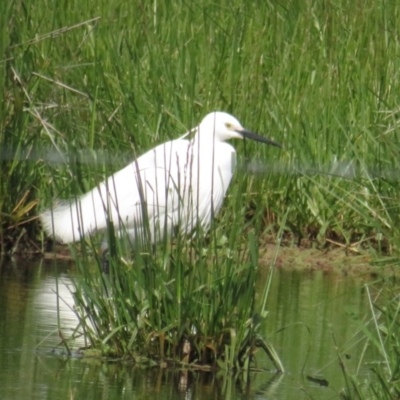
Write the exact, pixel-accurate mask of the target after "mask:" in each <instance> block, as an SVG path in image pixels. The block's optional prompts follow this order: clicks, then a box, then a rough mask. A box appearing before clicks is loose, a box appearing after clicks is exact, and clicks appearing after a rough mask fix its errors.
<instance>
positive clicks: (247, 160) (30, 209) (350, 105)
mask: <svg viewBox="0 0 400 400" xmlns="http://www.w3.org/2000/svg"><path fill="white" fill-rule="evenodd" d="M0 21H1V23H0V26H1V29H2V35H0V93H1V97H2V101H1V102H0V163H1V169H0V252H1V254H2V255H5V254H13V253H16V252H23V251H24V250H25V249H29V251H30V252H32V251H35V252H41V251H43V249H46V248H47V247H46V246H47V244H48V243H47V239H46V238H44V237H43V234H42V232H41V230H40V226H39V224H38V222H37V218H36V215H37V214H38V211H40V210H43V209H45V208H47V207H49V206H50V205H51V204H52V202H53V201H54V200H55V199H60V198H61V199H62V198H76V196H79V195H80V194H82V193H84V192H86V191H88V190H89V189H91V188H93V187H94V186H95V185H96V184H97V183H98V182H100V181H101V180H102V179H103V177H104V175H108V174H110V173H112V172H114V171H116V170H118V169H119V168H121V167H122V166H124V165H125V164H126V163H127V162H128V161H130V160H132V159H133V158H134V157H135V156H136V155H140V154H141V153H143V152H144V151H146V150H148V149H149V148H151V147H153V146H154V145H155V144H158V143H160V142H163V141H166V140H169V139H172V138H176V137H178V136H179V135H180V134H181V133H183V132H185V131H187V129H188V128H190V127H192V126H194V125H195V124H197V123H198V122H199V121H200V120H201V118H202V117H203V116H204V115H206V114H207V113H208V112H210V111H212V110H224V111H227V112H230V113H232V114H233V115H235V116H236V117H238V119H239V120H240V121H241V122H242V123H243V124H244V125H245V126H249V127H251V128H252V129H254V130H255V131H258V132H259V133H265V134H266V135H267V136H269V137H271V138H273V139H275V140H277V141H279V142H280V143H282V144H283V145H284V146H285V150H284V151H281V152H275V151H271V149H268V148H267V147H265V148H263V147H261V146H256V145H255V144H252V143H240V144H235V146H236V147H237V149H238V157H239V168H238V171H237V174H236V176H235V178H234V182H233V184H232V186H231V187H230V190H229V194H228V198H227V199H226V202H225V204H224V209H223V212H222V214H221V215H220V216H219V218H218V221H216V223H215V224H214V225H213V227H212V229H211V232H210V234H209V235H208V236H207V237H206V238H201V237H198V238H197V239H196V240H193V241H190V242H187V241H186V239H184V238H178V239H177V240H176V242H174V243H172V244H169V243H162V244H161V245H160V247H159V248H158V249H157V252H155V253H154V252H153V251H152V250H150V251H138V250H137V249H133V250H132V251H133V259H134V261H133V264H132V262H130V261H126V262H124V261H123V260H122V258H121V255H122V254H125V252H123V251H121V249H120V248H119V246H121V244H120V243H119V241H115V238H114V237H113V233H112V227H110V232H108V233H107V236H108V240H109V241H110V242H111V243H113V245H112V246H110V249H111V250H110V274H109V276H104V275H102V274H101V271H100V262H101V261H100V260H99V259H98V257H97V255H96V253H95V252H94V249H95V248H96V247H98V244H97V243H89V245H87V244H84V243H83V246H82V247H81V248H79V249H78V248H75V247H72V248H71V250H72V251H73V252H74V254H75V258H76V260H77V265H78V268H79V270H80V271H81V278H79V279H76V280H75V298H76V302H77V308H76V311H77V313H78V315H79V316H80V318H81V322H80V326H79V330H80V331H82V330H83V332H84V333H85V337H86V338H87V341H88V346H89V345H91V346H94V347H96V348H101V351H102V353H103V354H104V355H106V354H113V355H114V356H115V355H116V356H118V357H122V355H124V354H128V355H129V354H134V353H137V352H138V350H139V348H140V350H143V352H144V355H145V357H146V358H147V359H149V360H153V361H154V360H161V361H163V362H164V361H168V360H173V359H178V360H179V362H187V363H193V362H194V363H196V364H197V365H202V364H203V363H204V364H208V365H211V366H215V365H217V364H221V363H222V364H221V365H219V366H222V367H224V368H227V369H231V368H236V367H239V368H248V367H249V364H250V362H251V361H252V359H253V353H254V351H255V350H256V349H257V348H259V347H262V348H264V350H265V349H267V351H270V352H271V359H273V360H274V362H275V364H276V366H278V369H279V361H278V358H277V357H276V355H275V356H274V355H273V350H271V349H272V348H271V347H270V346H269V345H268V343H267V342H266V339H265V338H263V337H260V331H259V320H258V319H260V320H262V319H264V318H265V314H266V311H267V308H266V303H267V296H268V290H267V289H266V290H265V292H264V293H263V295H262V298H261V299H256V298H255V294H254V282H255V279H256V278H257V271H256V268H257V251H258V245H261V246H263V245H264V243H265V241H267V240H268V241H273V242H278V239H279V240H280V238H282V237H283V238H284V239H285V240H286V241H287V243H289V244H302V243H304V241H305V240H307V241H309V242H312V243H314V244H315V245H316V246H318V247H326V246H329V245H337V244H339V245H340V246H343V247H344V248H346V249H349V250H350V251H352V252H361V251H368V252H369V254H373V255H375V254H377V255H381V254H385V255H390V256H391V261H392V262H393V264H394V265H397V263H398V260H399V238H400V223H399V222H400V213H399V203H400V202H399V200H400V190H399V189H400V184H399V171H400V168H399V167H400V157H399V150H400V144H399V143H400V141H399V96H398V93H399V92H400V75H399V74H398V71H399V69H400V40H399V32H398V27H399V26H400V5H399V4H397V3H396V2H387V1H384V0H380V1H376V2H371V3H369V4H365V3H364V2H359V3H354V2H346V1H325V2H321V1H317V0H315V1H313V0H310V1H308V0H304V1H299V2H285V1H284V2H280V3H276V4H275V3H274V2H256V3H253V4H249V3H246V2H241V1H230V2H227V1H222V2H218V3H216V2H211V1H208V0H202V1H199V2H195V3H188V2H183V1H176V2H173V1H167V0H166V1H157V0H155V1H153V2H134V3H132V2H122V3H121V2H115V1H113V0H111V1H108V2H100V3H99V2H93V3H92V4H89V3H88V4H82V2H78V1H76V0H72V1H69V2H66V3H62V4H61V3H59V2H55V1H45V2H41V3H40V4H39V3H38V2H34V1H32V0H27V1H23V2H22V1H8V2H0ZM266 238H268V239H266ZM277 238H278V239H277ZM93 240H95V239H93ZM38 243H39V244H38ZM40 243H41V244H40ZM142 250H143V249H142ZM93 256H94V257H93ZM89 258H90V259H89ZM93 258H95V259H96V261H97V264H98V266H97V267H96V266H93V263H92V259H93ZM395 293H396V291H395V290H393V292H392V297H390V296H389V297H388V300H387V304H388V305H387V306H385V307H383V306H382V302H381V303H379V304H381V306H380V307H381V310H380V311H381V314H380V316H379V318H378V317H377V314H374V318H375V317H376V318H375V321H376V326H377V329H376V330H375V333H376V334H377V335H378V336H379V338H380V339H379V340H377V339H376V338H375V336H373V334H372V333H371V331H370V330H368V331H366V335H367V337H368V338H370V339H371V342H373V343H374V344H375V345H377V346H378V345H379V346H380V347H379V348H380V354H381V355H382V357H383V358H384V359H385V365H386V368H377V369H376V377H377V382H378V384H379V382H381V383H383V384H382V388H383V389H382V390H383V392H385V393H386V394H388V393H389V394H388V395H387V398H394V397H390V396H392V393H395V391H396V390H397V388H395V386H394V385H392V382H394V381H395V380H396V379H397V373H398V364H396V362H395V359H396V358H395V356H394V355H395V354H398V353H397V347H396V346H394V345H392V344H393V342H394V341H395V337H396V335H395V332H394V330H393V329H395V327H396V323H394V322H393V321H395V320H396V318H397V311H396V310H397V308H396V307H397V305H396V304H397V303H396V300H395V299H396V298H397V297H396V295H395ZM393 305H396V306H393ZM393 307H394V308H393ZM389 311H390V314H389ZM382 318H386V320H385V322H386V325H384V326H386V327H387V328H386V332H382V330H381V329H380V328H379V326H380V323H379V321H380V319H382ZM391 318H393V319H391ZM382 333H384V336H382ZM194 335H196V337H195V336H194ZM383 337H384V338H385V340H383ZM391 343H392V344H391ZM187 350H188V352H186V351H187ZM344 364H345V363H344V362H343V365H344ZM343 371H344V372H345V376H346V377H347V381H346V382H348V384H349V386H348V395H349V396H350V395H351V396H356V395H360V394H354V393H356V392H354V391H353V389H354V388H355V387H357V385H358V383H357V382H356V379H353V380H352V378H349V375H347V374H348V371H347V370H346V368H345V367H344V368H343ZM350 375H351V374H350ZM384 385H387V387H388V388H385V386H384ZM373 390H375V391H377V392H379V389H377V388H376V386H374V388H373ZM360 393H361V392H360ZM386 394H385V395H386ZM345 395H347V394H344V396H345ZM360 396H361V395H360ZM393 396H395V395H393ZM382 398H384V397H382Z"/></svg>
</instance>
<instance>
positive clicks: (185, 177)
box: [40, 112, 281, 243]
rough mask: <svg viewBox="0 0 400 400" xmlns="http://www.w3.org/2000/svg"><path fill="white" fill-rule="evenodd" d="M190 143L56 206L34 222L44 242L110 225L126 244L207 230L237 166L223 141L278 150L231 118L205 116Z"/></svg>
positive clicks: (166, 146) (163, 150)
mask: <svg viewBox="0 0 400 400" xmlns="http://www.w3.org/2000/svg"><path fill="white" fill-rule="evenodd" d="M190 132H195V134H194V137H193V139H191V140H188V139H185V137H186V136H187V135H184V136H183V137H182V138H179V139H176V140H172V141H170V142H166V143H163V144H160V145H158V146H156V147H155V148H154V149H151V150H149V151H148V152H147V153H145V154H143V155H142V156H141V157H139V158H138V159H137V160H135V161H133V162H132V163H131V164H129V165H127V166H126V167H125V168H123V169H122V170H120V171H118V172H116V173H115V174H114V175H111V176H110V177H109V178H107V179H106V180H105V181H103V182H102V183H100V184H99V185H98V186H96V187H95V188H94V189H92V190H91V191H90V192H88V193H86V194H84V195H83V196H82V197H80V198H79V199H77V200H75V201H70V202H65V203H62V204H56V205H55V206H54V207H53V208H52V209H49V210H46V211H44V212H43V213H42V214H41V215H40V219H41V221H42V224H43V228H44V230H45V231H46V233H47V234H48V235H49V236H53V235H54V237H55V238H56V239H57V240H58V241H60V242H63V243H70V242H74V241H77V240H80V239H81V238H82V237H84V236H87V235H91V234H94V233H97V232H101V231H104V230H105V229H106V227H107V224H108V222H109V221H112V222H113V223H114V225H115V227H116V229H117V231H118V232H119V234H120V235H122V234H124V232H126V233H127V234H128V235H129V236H130V238H131V239H132V240H138V239H139V238H142V237H144V235H145V234H146V235H150V241H151V242H152V243H156V242H158V241H160V240H161V239H162V238H163V237H164V236H165V235H173V234H174V233H175V232H177V231H179V232H181V233H184V234H187V233H190V232H191V231H193V230H194V229H195V228H196V226H197V224H198V223H199V224H201V227H202V228H203V229H204V230H206V229H207V228H208V226H209V224H210V222H211V220H212V218H213V217H214V216H215V215H216V214H217V213H218V211H219V210H220V208H221V205H222V202H223V199H224V197H225V194H226V191H227V189H228V186H229V184H230V181H231V178H232V174H233V172H234V168H235V164H236V152H235V149H234V148H233V147H232V146H231V145H230V144H228V143H225V140H228V139H232V138H240V139H241V138H244V137H247V138H250V139H253V140H257V141H260V142H264V143H268V144H272V145H274V146H279V147H281V146H280V145H279V144H278V143H276V142H273V141H271V140H269V139H267V138H264V137H262V136H259V135H257V134H255V133H252V132H250V131H247V130H245V129H244V128H243V127H242V126H241V125H240V123H239V122H238V121H237V119H236V118H234V117H233V116H231V115H229V114H227V113H224V112H213V113H211V114H208V115H207V116H206V117H205V118H204V119H203V120H202V121H201V123H200V125H198V126H197V127H196V128H195V129H192V130H191V131H190Z"/></svg>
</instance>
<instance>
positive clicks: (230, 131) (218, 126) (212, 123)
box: [197, 111, 282, 147]
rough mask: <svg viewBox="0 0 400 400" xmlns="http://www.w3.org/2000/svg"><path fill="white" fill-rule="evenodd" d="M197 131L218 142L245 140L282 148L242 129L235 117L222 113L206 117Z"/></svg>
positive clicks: (214, 113)
mask: <svg viewBox="0 0 400 400" xmlns="http://www.w3.org/2000/svg"><path fill="white" fill-rule="evenodd" d="M197 131H198V133H199V135H201V137H205V136H207V135H212V137H213V139H214V140H217V141H220V142H224V141H225V140H229V139H243V138H247V139H251V140H255V141H257V142H262V143H267V144H270V145H272V146H277V147H282V146H281V145H280V144H279V143H276V142H274V141H273V140H270V139H268V138H266V137H264V136H260V135H258V134H257V133H254V132H251V131H249V130H247V129H245V128H243V126H242V125H241V124H240V122H239V121H238V120H237V119H236V118H235V117H233V116H232V115H230V114H227V113H225V112H222V111H215V112H212V113H210V114H208V115H206V116H205V117H204V118H203V120H202V121H201V123H200V125H199V126H198V130H197Z"/></svg>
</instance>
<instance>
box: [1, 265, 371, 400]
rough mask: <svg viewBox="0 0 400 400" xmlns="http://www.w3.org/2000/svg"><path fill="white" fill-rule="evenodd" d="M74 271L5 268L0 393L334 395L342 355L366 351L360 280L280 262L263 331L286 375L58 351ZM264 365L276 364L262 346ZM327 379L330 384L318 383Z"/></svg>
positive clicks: (67, 328) (70, 320)
mask: <svg viewBox="0 0 400 400" xmlns="http://www.w3.org/2000/svg"><path fill="white" fill-rule="evenodd" d="M70 274H74V268H73V265H71V264H68V263H60V262H58V263H57V265H56V266H55V265H54V264H53V263H51V262H44V261H41V262H39V263H36V264H34V263H32V262H26V261H25V262H23V261H22V262H19V263H8V264H3V265H2V266H1V269H0V398H1V399H4V400H11V399H52V400H56V399H65V398H70V399H81V398H85V399H86V400H89V399H92V398H93V399H100V398H101V399H110V400H111V399H128V398H129V399H132V398H141V399H142V398H151V399H163V400H164V399H210V398H215V399H219V398H221V399H222V398H223V399H271V398H274V399H275V398H276V399H289V398H296V399H297V400H300V399H309V398H310V397H311V398H317V399H330V398H335V397H337V395H338V393H339V392H340V390H341V388H342V387H343V386H344V380H343V376H342V372H341V369H340V366H339V361H338V354H341V355H342V357H343V358H344V359H345V360H346V363H347V364H348V366H349V368H355V367H356V363H357V361H358V359H359V356H360V354H361V351H362V350H363V343H362V342H360V338H361V337H362V336H359V335H358V334H357V332H358V325H357V322H356V321H355V318H354V316H358V317H360V318H362V317H363V316H364V315H367V314H368V305H367V299H366V294H365V292H364V290H363V282H362V280H361V279H354V278H351V277H345V276H342V275H338V274H327V273H322V272H313V273H307V272H298V271H285V270H276V271H275V272H274V278H273V281H272V287H271V296H270V299H269V305H268V309H269V317H268V321H267V323H266V326H265V334H266V337H267V338H268V340H269V341H270V342H271V343H273V344H274V346H275V348H276V350H277V352H278V354H279V355H280V357H281V358H282V361H283V364H284V366H285V368H286V371H287V372H286V373H285V374H283V375H275V374H274V373H273V372H272V371H271V372H261V373H252V374H251V376H250V379H249V381H248V382H243V381H238V380H237V379H236V377H234V376H228V377H224V376H223V374H221V373H220V374H217V375H215V374H211V373H203V374H199V373H192V372H186V371H179V370H160V369H158V368H153V369H143V368H139V367H137V366H134V365H130V364H123V365H121V364H118V363H100V362H99V361H98V360H95V359H86V360H81V359H78V358H66V357H63V356H61V355H57V352H56V353H54V352H52V350H53V349H55V348H56V347H57V345H59V343H60V337H59V335H58V329H57V318H58V314H57V311H56V310H57V296H56V294H55V290H56V280H57V281H58V290H59V292H60V295H61V298H62V299H63V300H64V302H63V301H60V303H59V307H60V310H61V312H60V325H61V328H62V332H63V334H64V335H68V334H69V333H70V332H71V330H72V329H73V328H74V327H75V321H76V320H75V317H74V314H73V312H72V310H71V309H70V306H71V305H72V303H71V296H70V294H69V291H68V288H67V286H68V285H69V282H70V281H69V276H70ZM262 284H263V279H260V287H261V285H262ZM258 289H259V290H260V288H258ZM258 363H259V366H260V367H263V368H269V369H271V370H272V369H273V366H272V365H271V363H270V361H269V360H268V359H267V358H266V357H265V356H263V355H262V354H260V356H259V357H258ZM310 377H311V378H312V379H320V381H315V380H314V381H313V380H310ZM323 380H326V381H327V382H328V383H329V386H328V387H325V386H321V385H320V383H323V382H324V381H323ZM318 382H319V383H318Z"/></svg>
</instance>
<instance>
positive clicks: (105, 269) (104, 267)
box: [101, 249, 110, 275]
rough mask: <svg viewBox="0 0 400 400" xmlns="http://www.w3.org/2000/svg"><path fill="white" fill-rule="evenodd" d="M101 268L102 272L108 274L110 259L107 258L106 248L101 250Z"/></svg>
mask: <svg viewBox="0 0 400 400" xmlns="http://www.w3.org/2000/svg"><path fill="white" fill-rule="evenodd" d="M101 269H102V271H103V273H104V274H106V275H109V274H110V260H109V259H108V249H105V250H103V252H102V255H101Z"/></svg>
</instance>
